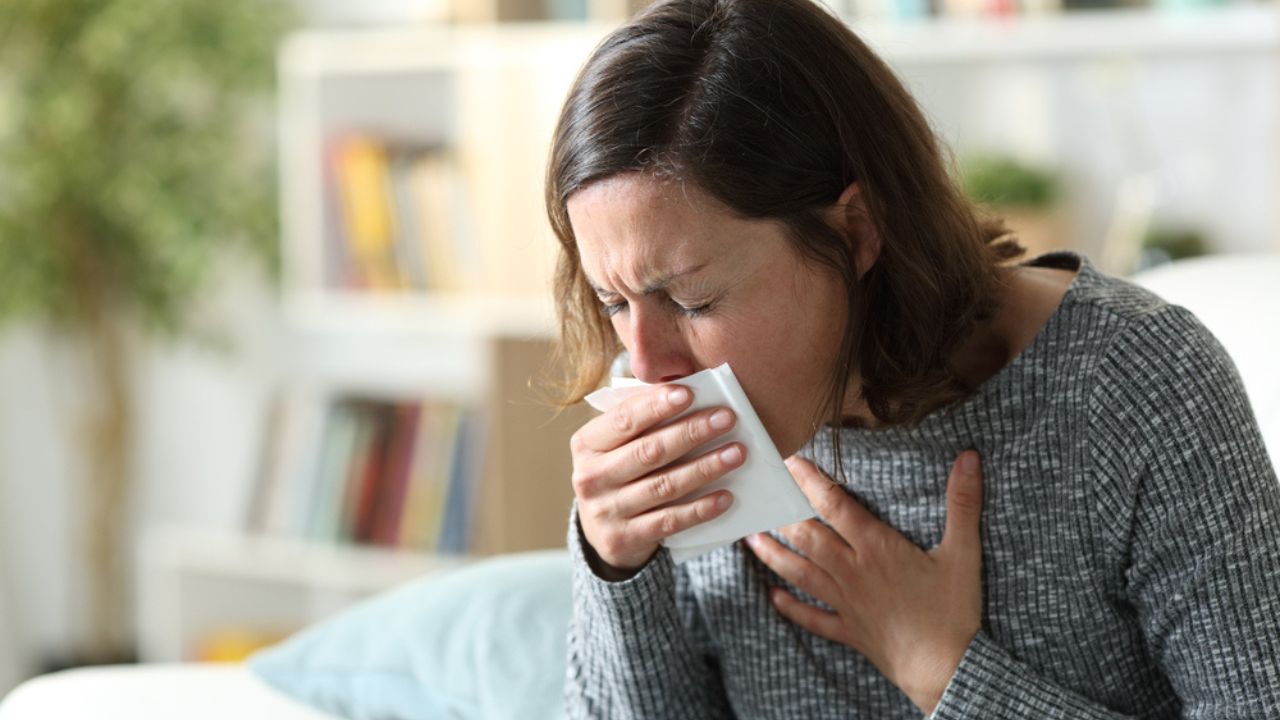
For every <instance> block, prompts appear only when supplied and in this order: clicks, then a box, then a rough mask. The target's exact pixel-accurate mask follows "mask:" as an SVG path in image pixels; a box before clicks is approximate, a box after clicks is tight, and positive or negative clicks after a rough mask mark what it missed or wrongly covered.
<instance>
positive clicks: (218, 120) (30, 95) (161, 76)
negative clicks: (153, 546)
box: [0, 0, 288, 664]
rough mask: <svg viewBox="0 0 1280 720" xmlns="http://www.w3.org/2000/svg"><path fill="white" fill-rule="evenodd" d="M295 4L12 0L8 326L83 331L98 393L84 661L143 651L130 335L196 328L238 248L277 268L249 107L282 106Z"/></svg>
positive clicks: (3, 269) (6, 35) (6, 169)
mask: <svg viewBox="0 0 1280 720" xmlns="http://www.w3.org/2000/svg"><path fill="white" fill-rule="evenodd" d="M287 19H288V11H287V9H286V8H285V7H284V6H282V5H276V4H273V3H272V2H270V1H269V0H217V1H216V2H209V1H208V0H150V1H148V0H4V2H2V3H0V325H4V324H6V323H11V322H13V321H18V320H25V321H32V320H34V321H36V322H38V323H40V324H41V325H43V326H44V327H47V328H49V330H50V331H51V332H52V333H54V334H55V335H56V336H57V337H60V338H65V339H68V340H70V341H71V342H73V343H74V344H75V346H76V347H79V348H81V352H82V353H83V356H84V357H85V359H86V360H87V361H88V362H87V363H86V365H85V366H86V367H87V368H89V369H90V372H91V373H92V377H91V378H90V380H91V386H92V387H93V388H94V391H95V393H96V397H94V398H92V402H90V403H89V404H88V405H87V407H88V408H90V409H89V410H88V411H87V412H88V414H89V417H86V418H84V420H85V422H84V430H85V433H84V438H83V439H84V441H85V445H84V448H85V452H86V453H88V455H87V462H86V463H85V466H86V467H87V468H88V469H89V472H88V475H89V476H88V477H86V478H84V480H85V483H84V487H83V495H84V497H85V507H86V512H87V517H85V518H84V519H83V522H81V523H78V524H79V525H80V526H81V527H82V528H83V531H84V536H83V538H82V547H83V549H84V553H85V563H86V568H87V572H88V573H89V575H88V578H87V580H88V582H87V588H88V591H89V596H90V597H89V599H88V600H89V608H90V618H89V627H90V628H91V631H90V632H91V636H90V637H88V638H87V647H85V648H84V649H83V651H82V652H80V653H79V654H80V655H81V656H82V657H81V658H79V661H80V662H85V663H89V662H103V661H115V660H120V659H125V658H127V657H129V656H130V655H131V654H132V649H131V648H132V642H131V640H130V639H129V638H127V637H124V636H123V632H122V630H121V628H127V627H128V625H129V623H128V622H127V616H126V608H125V600H124V598H125V588H124V585H123V583H124V578H123V573H121V571H120V568H121V566H122V563H121V556H122V553H123V552H124V551H125V549H126V548H125V546H124V538H125V530H126V529H127V527H128V526H127V520H128V518H127V514H128V513H127V508H126V504H127V503H126V500H127V498H128V495H129V486H130V482H129V468H130V459H129V452H130V447H131V444H132V427H133V415H134V408H133V404H132V402H133V391H132V389H131V387H130V382H129V379H130V373H129V372H128V370H129V363H130V358H131V347H132V344H133V340H134V338H138V337H145V336H147V335H151V336H154V337H160V338H167V339H177V338H180V337H187V336H189V335H190V330H191V323H190V320H191V318H190V315H191V310H192V309H193V306H194V304H195V302H196V301H197V300H198V298H199V297H200V292H201V289H202V287H203V285H204V282H205V280H206V278H208V277H209V276H210V270H211V268H213V267H214V266H216V261H217V260H218V259H219V257H221V256H222V255H223V254H224V253H225V252H226V251H227V250H229V249H231V248H232V247H234V246H238V247H240V248H243V249H248V250H250V251H251V252H252V254H253V256H254V257H257V258H260V259H262V260H264V261H266V262H267V263H268V265H269V266H270V267H274V260H273V259H272V258H273V253H274V248H275V246H276V242H275V239H276V232H275V216H276V213H275V209H274V205H275V202H274V197H273V191H274V190H273V189H274V181H273V177H272V173H271V172H270V171H269V170H270V167H269V161H268V160H267V158H268V157H269V153H266V152H261V150H263V149H265V148H263V147H262V146H263V145H265V144H266V143H263V142H255V133H254V127H253V125H251V124H250V120H251V119H252V115H251V114H250V111H251V110H255V109H261V108H263V107H268V106H266V105H263V104H262V101H263V100H266V99H267V96H266V94H265V91H266V90H267V89H268V88H269V84H270V81H271V78H272V77H273V72H272V68H273V61H272V59H273V54H274V48H275V45H276V40H277V38H278V36H279V33H280V32H281V30H282V29H283V27H284V24H285V23H286V22H287ZM262 115H263V114H262V113H259V116H260V117H261V116H262ZM259 135H261V136H263V137H262V138H257V139H265V137H266V136H267V134H266V133H259ZM75 662H76V661H72V662H69V663H68V664H75Z"/></svg>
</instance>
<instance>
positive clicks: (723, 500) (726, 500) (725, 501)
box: [716, 493, 733, 510]
mask: <svg viewBox="0 0 1280 720" xmlns="http://www.w3.org/2000/svg"><path fill="white" fill-rule="evenodd" d="M732 502H733V496H732V495H730V494H729V493H724V494H723V495H721V496H720V497H718V498H716V507H718V508H720V509H721V510H723V509H725V508H727V507H729V505H730V504H731V503H732Z"/></svg>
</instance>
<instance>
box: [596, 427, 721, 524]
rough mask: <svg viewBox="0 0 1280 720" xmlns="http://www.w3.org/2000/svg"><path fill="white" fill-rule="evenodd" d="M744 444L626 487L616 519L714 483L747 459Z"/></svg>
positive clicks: (618, 501)
mask: <svg viewBox="0 0 1280 720" xmlns="http://www.w3.org/2000/svg"><path fill="white" fill-rule="evenodd" d="M745 452H746V449H745V448H744V447H743V446H742V444H741V443H731V444H729V445H726V446H724V447H722V448H717V449H716V450H714V451H712V452H709V453H706V454H705V455H702V456H700V457H698V458H695V459H693V460H690V461H688V462H685V463H681V464H680V465H677V466H674V467H668V468H664V469H662V470H659V471H658V472H656V473H654V474H652V475H649V476H648V477H645V478H642V479H640V480H636V481H634V482H631V483H629V484H627V485H625V486H624V487H623V488H622V489H621V490H619V491H618V493H617V495H616V496H615V498H616V500H615V503H616V504H615V509H614V512H615V514H616V516H617V517H624V518H628V517H632V516H635V515H639V514H640V513H643V512H648V511H649V510H652V509H654V508H657V507H661V506H663V505H666V504H668V503H672V502H675V501H677V500H679V499H681V498H683V497H685V496H687V495H689V494H690V493H692V492H693V491H695V490H697V489H699V488H701V487H704V486H706V485H709V484H711V483H712V482H715V481H716V480H718V479H720V478H721V477H723V476H724V474H725V473H727V472H729V471H730V470H732V469H734V468H736V467H738V466H739V465H741V464H742V462H743V460H744V459H745V457H746V455H745Z"/></svg>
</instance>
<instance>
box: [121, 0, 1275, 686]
mask: <svg viewBox="0 0 1280 720" xmlns="http://www.w3.org/2000/svg"><path fill="white" fill-rule="evenodd" d="M622 1H623V0H592V5H591V7H592V8H593V9H592V11H591V17H596V18H610V17H614V16H615V13H617V9H616V8H613V9H611V6H610V7H605V6H606V5H608V3H609V2H613V3H614V4H618V3H621V2H622ZM499 5H500V3H498V2H497V0H495V2H492V3H486V4H484V8H487V9H485V10H484V12H486V13H492V12H498V11H497V10H494V8H498V7H499ZM499 9H500V8H499ZM504 12H506V11H502V12H498V15H499V16H502V15H503V13H504ZM482 14H483V13H482ZM517 14H518V13H517ZM473 19H480V18H473ZM615 21H616V20H614V21H601V22H585V23H568V24H566V23H530V24H488V25H486V24H483V23H482V24H475V25H462V26H453V27H422V28H413V29H361V30H328V31H309V32H304V33H301V34H298V35H295V36H293V37H291V38H290V39H289V40H288V41H287V42H286V43H285V44H284V45H283V46H282V48H281V50H280V53H279V78H280V126H279V127H280V169H281V178H280V180H281V190H282V195H281V199H282V225H283V238H282V243H283V259H284V285H283V294H282V297H281V302H282V304H283V307H284V311H285V317H286V321H287V322H286V325H287V328H288V336H287V337H286V338H285V340H286V342H285V343H284V346H285V347H286V348H287V352H288V353H289V357H288V358H287V360H286V363H287V367H289V368H290V378H289V379H290V380H291V381H294V382H297V383H299V384H301V385H303V386H307V387H312V388H315V389H316V390H317V394H318V395H319V396H323V395H325V394H326V393H333V392H338V391H360V392H367V393H370V394H377V395H382V396H411V395H418V396H436V397H444V398H451V399H455V400H458V401H460V402H467V403H475V404H480V405H484V406H485V407H487V408H489V411H490V413H491V414H492V416H493V417H495V418H496V420H495V421H494V423H493V428H492V431H491V432H490V434H489V438H488V442H487V444H486V448H487V452H486V456H487V462H486V469H485V472H484V477H483V481H482V496H481V497H480V499H479V502H478V507H479V508H480V509H481V510H480V515H481V519H480V521H479V523H478V527H477V533H478V541H477V544H476V550H477V554H486V553H491V552H503V551H509V550H520V549H532V548H535V547H550V546H554V545H558V544H562V543H563V538H564V528H563V522H564V519H565V517H566V513H567V510H568V506H569V500H570V497H571V495H570V491H569V484H568V481H567V478H568V477H569V459H568V454H567V449H566V447H565V444H564V439H565V438H567V437H568V434H569V433H571V432H572V430H573V429H574V428H576V427H577V426H578V425H579V424H580V423H581V422H582V420H583V419H584V415H583V414H581V413H568V414H566V415H563V416H560V417H559V418H558V419H556V420H555V421H554V422H550V423H549V422H548V418H549V417H550V415H551V413H550V412H549V411H547V410H545V409H544V408H542V407H540V406H538V405H536V403H534V402H532V401H530V400H529V398H528V388H527V382H526V381H527V379H528V377H529V376H530V375H531V374H533V373H534V372H536V370H537V369H538V366H539V364H540V362H541V361H542V359H543V358H544V355H545V350H546V343H547V340H548V339H549V338H550V337H551V335H552V333H553V313H552V310H551V307H550V303H549V300H548V298H549V295H550V293H549V291H548V283H549V278H550V276H551V271H552V267H553V262H554V253H555V241H554V238H553V237H552V236H551V233H550V230H549V228H548V226H547V223H546V220H545V216H544V211H543V207H542V183H543V171H544V163H545V160H546V156H547V150H548V143H549V140H550V136H551V132H552V128H553V125H554V121H555V118H556V115H557V113H558V110H559V106H560V103H561V101H562V100H563V97H564V94H565V92H566V90H567V88H568V86H569V84H570V82H571V80H572V78H573V76H574V74H575V72H576V71H577V69H578V67H579V66H580V65H581V63H582V62H583V61H584V60H585V58H586V57H587V55H588V53H589V52H590V50H591V48H592V47H593V46H594V45H595V44H596V43H597V42H598V41H599V40H600V39H601V38H602V37H603V36H604V35H605V34H606V33H607V32H608V30H609V29H610V28H611V27H612V26H613V23H614V22H615ZM858 29H859V31H860V32H861V33H862V34H863V36H864V37H865V38H866V39H867V40H868V41H869V42H870V43H871V44H872V45H873V46H874V47H876V48H877V49H878V50H880V51H881V52H882V53H883V54H884V55H885V57H886V59H888V60H889V61H890V63H891V64H893V65H895V67H897V68H898V69H899V70H900V71H901V72H903V73H904V75H905V76H907V77H908V78H911V77H913V76H919V74H921V73H924V74H925V75H927V74H928V73H929V72H930V71H931V69H933V68H952V67H955V66H956V65H982V64H986V65H992V64H1001V63H1012V64H1028V63H1029V64H1036V63H1039V64H1049V65H1053V66H1057V65H1060V64H1062V63H1066V62H1079V63H1085V64H1089V63H1093V62H1094V61H1098V62H1103V61H1106V62H1115V61H1116V58H1125V57H1128V58H1138V59H1141V58H1153V57H1155V58H1167V57H1176V58H1185V59H1187V60H1188V61H1192V62H1193V61H1195V59H1196V58H1201V57H1215V58H1220V57H1224V56H1225V57H1236V56H1246V55H1247V56H1250V57H1254V56H1256V57H1261V58H1264V59H1266V58H1275V57H1276V56H1277V53H1278V52H1280V14H1278V11H1277V9H1276V8H1275V7H1274V6H1241V7H1233V8H1228V9H1223V10H1218V11H1214V12H1210V13H1204V14H1198V15H1193V16H1179V15H1168V16H1166V15H1159V14H1152V13H1151V12H1147V11H1123V12H1120V11H1117V12H1112V13H1105V14H1095V13H1090V14H1080V15H1071V16H1045V17H1037V18H1029V19H1025V20H1018V21H1000V22H989V21H978V20H963V21H927V22H922V23H919V24H914V25H885V24H866V25H859V26H858ZM1265 61H1267V62H1269V61H1270V60H1265ZM927 104H928V102H927V100H926V105H927ZM1269 107H1270V108H1271V110H1272V112H1273V113H1274V112H1275V109H1276V104H1275V103H1274V102H1273V103H1272V104H1271V105H1270V106H1269ZM935 119H937V118H935ZM942 119H943V120H945V118H942ZM1265 122H1267V123H1269V124H1268V125H1267V127H1269V128H1271V133H1270V136H1269V137H1268V138H1264V139H1263V140H1264V147H1265V148H1268V149H1267V150H1266V152H1268V153H1280V144H1278V143H1277V142H1276V137H1277V136H1280V132H1277V131H1280V119H1277V118H1275V117H1271V118H1270V119H1269V120H1267V121H1265ZM348 129H361V130H366V131H370V132H373V133H375V134H382V135H385V136H387V137H393V138H395V139H397V140H404V141H408V142H412V143H419V144H422V145H432V146H439V147H445V148H448V149H449V150H450V152H451V153H452V155H453V157H455V158H456V160H457V163H458V170H459V172H460V174H461V177H462V178H463V181H464V183H465V186H466V188H467V194H468V197H469V200H470V203H471V205H470V209H469V210H468V212H469V213H470V214H471V216H470V221H471V222H470V223H469V226H470V229H469V232H471V233H472V234H473V237H472V239H473V241H474V243H475V245H476V247H477V249H478V252H479V257H480V258H481V263H480V267H481V268H482V269H483V272H482V274H481V277H480V278H479V281H478V282H477V283H475V284H474V285H473V286H471V287H468V288H466V291H465V292H457V293H452V294H447V295H440V294H431V293H412V292H410V293H400V294H394V295H393V294H370V293H365V292H351V291H344V290H341V289H339V288H335V287H333V286H332V285H331V284H330V283H328V282H326V265H325V257H324V247H325V245H324V242H325V240H324V239H325V238H326V237H327V234H328V232H329V228H328V227H327V223H328V222H330V221H331V220H330V219H329V218H328V217H327V216H326V212H325V187H324V183H325V168H324V165H323V157H324V152H325V147H326V142H327V140H328V138H329V137H331V136H332V135H333V134H334V133H336V132H340V131H343V130H348ZM1275 160H1280V155H1276V156H1274V157H1273V158H1272V161H1273V164H1276V163H1275V162H1274V161H1275ZM1270 177H1271V180H1273V181H1277V182H1273V184H1272V185H1271V186H1270V188H1269V189H1266V190H1264V192H1266V193H1268V197H1269V198H1270V199H1271V200H1276V199H1280V190H1278V189H1277V185H1280V180H1278V179H1277V178H1276V177H1275V176H1274V174H1273V175H1272V176H1270ZM1273 205H1274V203H1273ZM1268 217H1270V218H1272V220H1273V224H1272V226H1271V227H1270V230H1269V232H1271V235H1270V236H1269V237H1270V242H1272V243H1273V245H1272V247H1276V246H1280V223H1276V222H1274V219H1275V217H1276V215H1275V213H1274V212H1273V213H1272V214H1271V215H1269V216H1268ZM1086 249H1088V248H1086ZM143 547H144V551H143V553H142V556H141V557H140V558H139V572H140V583H139V596H140V597H139V627H140V632H141V635H142V650H143V655H144V657H145V659H149V660H176V659H182V658H184V657H187V656H188V654H189V653H190V651H191V648H192V647H193V644H194V643H196V642H197V641H198V638H199V637H200V636H201V635H202V634H203V633H204V632H207V631H209V630H212V629H216V628H218V627H223V626H227V625H236V624H240V625H246V626H253V627H257V628H259V629H264V628H277V629H283V628H285V627H300V626H302V625H304V624H306V623H308V622H311V621H314V620H316V619H318V618H320V617H323V616H325V615H327V614H328V613H331V612H333V611H335V610H337V609H339V608H341V607H343V606H345V605H346V604H348V603H350V602H352V601H353V600H355V599H357V598H359V597H363V596H366V595H368V594H370V593H373V592H377V591H379V590H382V589H384V588H387V587H390V586H392V585H394V584H396V583H399V582H402V581H404V580H406V579H408V578H411V577H414V576H416V575H420V574H423V573H427V572H433V571H436V570H439V569H441V568H443V567H451V566H453V565H455V564H456V563H458V562H460V561H462V559H461V558H440V557H432V556H426V555H423V554H420V553H409V552H403V551H395V550H387V549H376V548H357V547H335V546H332V545H321V544H315V543H311V542H306V541H300V540H296V539H290V538H280V537H245V536H236V535H231V536H227V535H210V534H207V533H191V532H182V531H170V532H168V533H167V534H162V535H157V536H154V537H149V538H148V539H147V540H145V541H144V543H143Z"/></svg>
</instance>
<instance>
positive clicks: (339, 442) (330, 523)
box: [249, 397, 483, 553]
mask: <svg viewBox="0 0 1280 720" xmlns="http://www.w3.org/2000/svg"><path fill="white" fill-rule="evenodd" d="M317 430H318V432H312V433H306V432H305V431H304V433H303V434H304V435H307V434H309V435H310V436H311V437H312V438H314V440H313V441H312V442H309V443H308V442H302V443H299V444H292V443H287V442H285V441H284V439H283V438H282V437H281V435H282V433H281V432H280V431H279V430H278V429H276V431H275V432H274V433H273V435H275V438H274V439H272V440H270V441H269V442H270V443H271V444H272V445H274V446H275V447H273V448H271V449H270V452H271V453H272V454H273V455H275V456H277V457H281V456H286V459H287V456H292V455H294V454H295V453H299V452H300V455H301V457H303V458H307V459H309V460H310V461H309V462H303V463H301V464H300V465H299V466H298V467H297V468H294V469H292V471H291V470H290V469H287V468H284V467H283V466H281V465H279V464H275V466H274V467H273V468H269V470H268V471H267V472H264V473H263V475H262V478H261V480H260V486H259V487H258V488H257V489H256V491H255V493H254V503H253V507H252V508H251V512H250V528H249V529H250V530H251V531H255V532H267V533H283V534H286V535H290V536H295V537H305V538H309V539H314V540H321V541H326V542H345V543H363V544H372V545H380V546H386V547H396V548H406V549H413V550H421V551H426V552H441V553H466V552H468V551H469V550H470V547H469V545H470V536H471V530H472V515H473V506H474V500H475V498H476V495H477V491H478V488H477V485H478V480H479V478H480V468H479V462H478V460H479V456H480V453H479V449H480V448H481V446H482V442H481V437H480V435H481V433H482V432H483V422H482V419H481V416H480V414H479V413H477V412H475V411H471V410H468V409H466V408H463V407H460V406H457V405H452V404H447V403H439V402H433V401H418V402H390V401H385V400H377V399H369V398H360V397H344V398H338V399H336V400H333V401H332V402H330V403H329V404H328V405H327V407H326V408H325V410H324V411H323V413H322V418H321V421H320V426H319V428H317ZM286 445H294V446H293V447H285V446H286Z"/></svg>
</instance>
